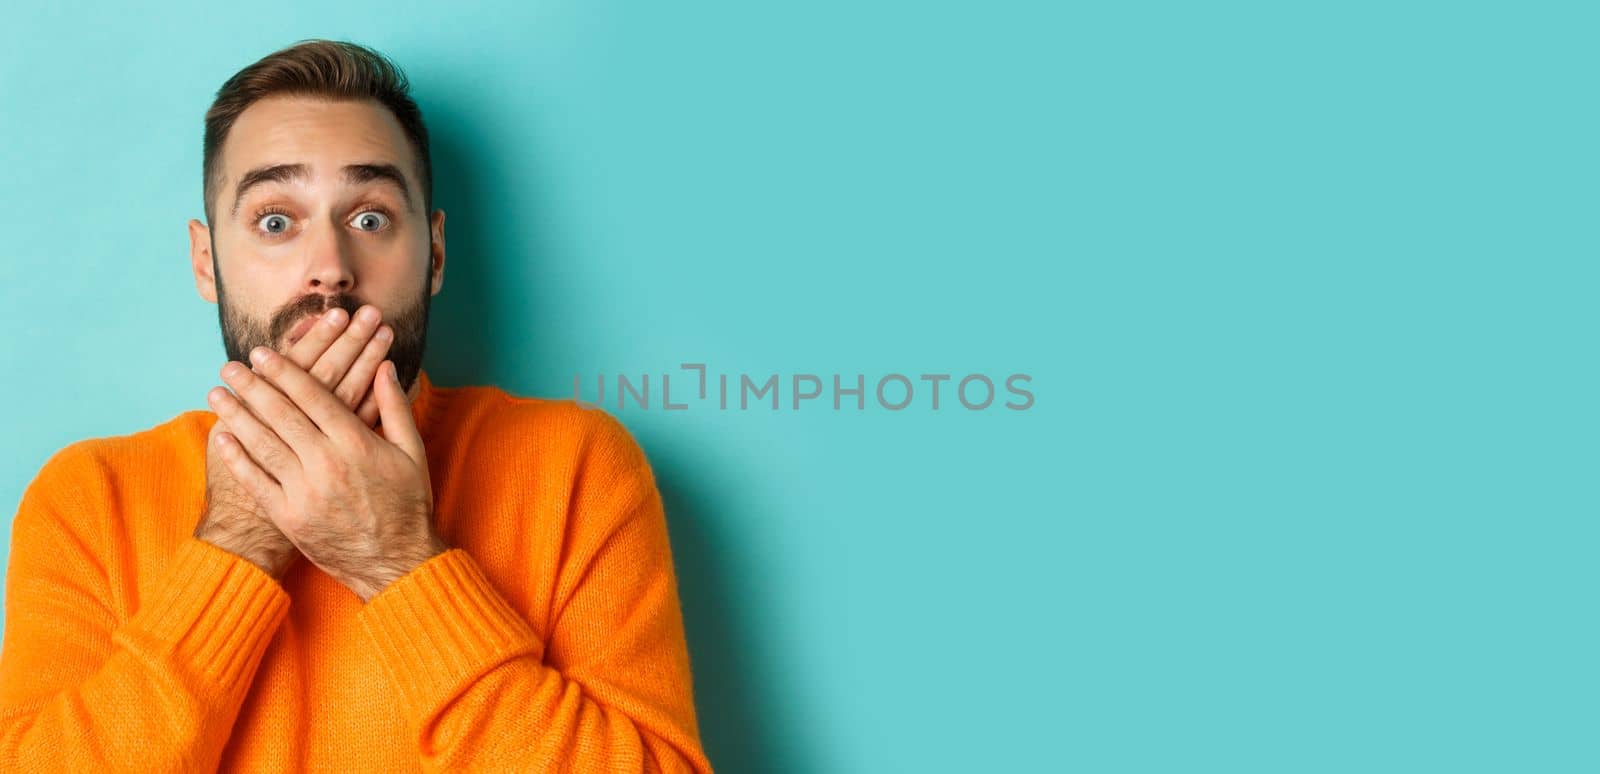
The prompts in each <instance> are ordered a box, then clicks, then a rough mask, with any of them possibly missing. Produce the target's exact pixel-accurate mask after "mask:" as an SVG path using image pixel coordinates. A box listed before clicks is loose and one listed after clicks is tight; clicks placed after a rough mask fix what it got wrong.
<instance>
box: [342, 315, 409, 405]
mask: <svg viewBox="0 0 1600 774" xmlns="http://www.w3.org/2000/svg"><path fill="white" fill-rule="evenodd" d="M393 342H394V329H392V328H390V327H389V326H387V325H379V326H378V331H377V333H374V334H372V339H371V340H369V341H368V342H367V346H366V348H365V349H363V350H361V356H360V357H358V358H356V362H355V363H352V364H351V365H350V371H349V372H348V373H346V374H345V375H344V381H342V382H340V383H339V386H338V388H337V389H335V390H334V391H333V393H334V394H335V395H338V396H339V399H340V400H342V401H344V404H345V405H346V406H356V405H358V404H360V402H361V398H362V396H364V395H366V394H367V393H368V391H369V388H371V387H372V377H373V376H376V375H377V373H378V366H379V365H382V364H383V359H384V357H386V356H388V354H389V345H390V344H392V343H393Z"/></svg>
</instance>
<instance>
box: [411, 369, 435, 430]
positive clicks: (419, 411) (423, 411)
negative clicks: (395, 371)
mask: <svg viewBox="0 0 1600 774" xmlns="http://www.w3.org/2000/svg"><path fill="white" fill-rule="evenodd" d="M411 388H412V389H413V390H415V391H416V394H415V395H414V396H412V398H411V418H412V419H413V420H414V421H415V422H416V423H417V429H418V430H421V429H423V428H424V427H426V426H427V422H428V409H429V408H430V407H431V406H432V405H433V404H434V403H435V402H437V400H438V395H437V394H435V393H436V390H437V389H438V388H436V387H434V386H433V381H432V380H431V379H429V378H428V372H427V371H424V370H423V369H422V368H420V367H419V368H417V380H416V382H415V383H413V384H412V385H411Z"/></svg>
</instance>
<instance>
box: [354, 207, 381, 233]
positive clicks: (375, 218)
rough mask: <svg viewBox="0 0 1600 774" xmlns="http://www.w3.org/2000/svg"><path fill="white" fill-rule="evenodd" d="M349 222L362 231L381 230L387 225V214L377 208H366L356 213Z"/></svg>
mask: <svg viewBox="0 0 1600 774" xmlns="http://www.w3.org/2000/svg"><path fill="white" fill-rule="evenodd" d="M350 224H351V225H353V226H355V227H356V228H359V229H361V230H362V231H382V230H384V229H385V228H387V227H388V226H389V216H387V215H385V214H383V213H381V212H378V211H377V210H367V211H366V212H363V213H360V214H358V215H356V216H355V218H354V219H353V220H351V221H350Z"/></svg>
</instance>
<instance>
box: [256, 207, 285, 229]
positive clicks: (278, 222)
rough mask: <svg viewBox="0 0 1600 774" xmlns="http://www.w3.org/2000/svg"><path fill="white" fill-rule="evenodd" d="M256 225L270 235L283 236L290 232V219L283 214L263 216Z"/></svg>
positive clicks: (274, 213) (273, 213)
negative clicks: (284, 233)
mask: <svg viewBox="0 0 1600 774" xmlns="http://www.w3.org/2000/svg"><path fill="white" fill-rule="evenodd" d="M256 225H257V226H259V227H260V228H261V230H262V231H265V232H267V233H268V234H282V233H283V232H285V231H288V230H289V218H288V217H287V216H285V215H284V214H283V213H279V212H272V213H268V214H266V215H262V216H261V220H258V221H256Z"/></svg>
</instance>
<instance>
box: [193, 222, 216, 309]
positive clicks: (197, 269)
mask: <svg viewBox="0 0 1600 774" xmlns="http://www.w3.org/2000/svg"><path fill="white" fill-rule="evenodd" d="M189 264H190V267H191V268H192V269H194V289H195V290H197V291H199V292H200V297H201V298H203V299H205V300H207V301H210V302H211V303H213V304H215V303H216V302H217V278H216V277H215V276H212V273H211V229H209V228H206V224H204V223H201V222H200V221H198V220H196V219H194V218H190V219H189Z"/></svg>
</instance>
